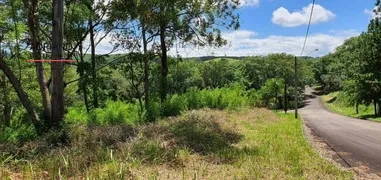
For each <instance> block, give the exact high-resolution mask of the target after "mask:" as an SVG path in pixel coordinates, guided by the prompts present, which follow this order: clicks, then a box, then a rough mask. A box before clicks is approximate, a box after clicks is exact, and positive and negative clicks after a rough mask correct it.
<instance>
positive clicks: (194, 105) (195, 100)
mask: <svg viewBox="0 0 381 180" xmlns="http://www.w3.org/2000/svg"><path fill="white" fill-rule="evenodd" d="M200 94H201V93H200V90H199V89H197V88H195V87H193V88H190V89H189V91H188V92H187V93H185V94H184V95H183V97H184V98H185V99H186V101H187V106H188V109H198V108H201V107H204V104H203V102H202V98H201V96H200Z"/></svg>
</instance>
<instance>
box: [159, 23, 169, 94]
mask: <svg viewBox="0 0 381 180" xmlns="http://www.w3.org/2000/svg"><path fill="white" fill-rule="evenodd" d="M160 44H161V46H160V47H161V78H160V80H161V83H160V100H161V102H163V101H164V100H165V99H166V97H167V89H168V88H167V87H168V79H167V76H168V57H167V46H166V44H165V26H164V25H161V26H160Z"/></svg>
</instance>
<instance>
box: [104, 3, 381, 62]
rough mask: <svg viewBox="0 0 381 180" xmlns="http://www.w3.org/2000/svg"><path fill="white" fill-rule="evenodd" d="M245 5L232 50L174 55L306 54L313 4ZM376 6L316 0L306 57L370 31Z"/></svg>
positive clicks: (180, 50)
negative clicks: (303, 45) (308, 25)
mask: <svg viewBox="0 0 381 180" xmlns="http://www.w3.org/2000/svg"><path fill="white" fill-rule="evenodd" d="M241 3H242V5H241V6H240V8H239V9H238V11H237V12H238V13H239V14H240V17H241V28H240V29H239V30H236V31H227V30H225V31H223V37H224V38H225V39H227V40H228V45H227V46H224V47H221V48H218V49H214V48H205V47H203V48H197V47H193V48H192V47H187V48H179V47H178V48H176V47H173V48H172V49H171V50H170V55H176V54H177V53H179V54H180V55H182V56H185V57H197V56H206V55H218V56H223V55H228V56H248V55H266V54H269V53H289V54H294V55H300V53H301V49H302V44H303V41H304V36H305V33H306V28H307V23H308V19H309V15H310V10H311V6H312V0H241ZM374 4H375V0H350V1H349V0H316V5H315V8H314V14H313V17H312V25H311V28H310V36H309V38H308V41H307V44H306V48H305V53H304V55H305V54H308V53H309V52H311V51H312V50H314V49H317V48H318V49H319V51H318V52H314V53H312V54H311V56H322V55H325V54H328V53H329V52H333V51H334V50H335V48H336V47H337V46H339V45H341V44H342V43H343V42H344V40H345V39H347V38H349V37H352V36H357V35H359V34H360V33H361V32H362V31H365V30H366V28H367V26H368V23H369V21H370V20H371V19H372V17H373V14H372V12H371V11H372V9H373V8H374ZM105 43H106V42H105ZM106 47H108V46H107V45H106V44H102V43H101V44H100V47H99V48H98V49H97V52H98V53H106V51H107V49H109V48H106Z"/></svg>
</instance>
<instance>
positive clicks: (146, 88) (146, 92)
mask: <svg viewBox="0 0 381 180" xmlns="http://www.w3.org/2000/svg"><path fill="white" fill-rule="evenodd" d="M142 35H143V53H144V106H145V108H146V110H147V111H148V109H149V64H148V54H147V38H146V27H145V24H144V23H142ZM148 113H149V112H148Z"/></svg>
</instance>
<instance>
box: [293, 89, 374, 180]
mask: <svg viewBox="0 0 381 180" xmlns="http://www.w3.org/2000/svg"><path fill="white" fill-rule="evenodd" d="M305 94H306V95H307V96H310V99H308V100H307V101H306V106H305V107H303V108H301V109H300V114H301V116H302V117H303V119H304V121H305V123H306V125H307V126H308V127H309V128H310V129H311V130H313V131H314V132H315V133H316V134H317V135H318V136H320V137H321V138H322V139H323V140H324V141H326V142H327V143H328V144H329V145H330V146H331V147H333V149H334V150H335V151H336V152H338V154H339V155H340V156H341V158H342V159H344V161H343V162H345V163H344V165H345V164H347V166H348V164H349V165H350V166H351V167H358V166H360V165H365V166H368V167H369V168H370V172H373V173H377V174H381V123H377V122H372V121H366V120H360V119H355V118H350V117H347V116H343V115H339V114H335V113H333V112H330V111H329V110H328V109H327V108H326V107H325V106H324V104H323V102H322V101H321V100H320V98H319V96H314V95H313V90H312V89H311V88H307V89H306V92H305ZM342 164H343V163H342Z"/></svg>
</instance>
